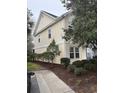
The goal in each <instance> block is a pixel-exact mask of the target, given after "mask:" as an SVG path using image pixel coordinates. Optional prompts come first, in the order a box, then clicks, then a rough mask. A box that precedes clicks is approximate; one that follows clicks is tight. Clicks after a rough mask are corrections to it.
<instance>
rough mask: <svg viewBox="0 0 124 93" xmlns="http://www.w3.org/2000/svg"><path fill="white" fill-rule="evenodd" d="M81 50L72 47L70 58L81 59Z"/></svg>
mask: <svg viewBox="0 0 124 93" xmlns="http://www.w3.org/2000/svg"><path fill="white" fill-rule="evenodd" d="M79 57H80V55H79V48H77V47H70V58H79Z"/></svg>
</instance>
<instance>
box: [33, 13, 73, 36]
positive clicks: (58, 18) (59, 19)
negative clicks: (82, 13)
mask: <svg viewBox="0 0 124 93" xmlns="http://www.w3.org/2000/svg"><path fill="white" fill-rule="evenodd" d="M42 12H45V13H47V14H49V15H51V16H54V17H55V15H53V14H50V13H48V12H46V11H42ZM69 13H71V11H69V12H66V13H64V14H63V15H61V16H60V17H56V19H55V22H52V23H50V24H49V25H47V26H46V27H44V28H43V29H41V30H40V31H39V32H38V33H36V29H35V31H34V36H37V35H38V34H40V33H41V32H43V31H44V30H46V29H47V28H49V27H50V26H52V25H54V24H56V23H57V22H59V21H61V20H62V19H63V18H65V16H67V15H68V14H69ZM38 21H40V20H39V19H38ZM38 23H39V22H37V25H36V27H38Z"/></svg>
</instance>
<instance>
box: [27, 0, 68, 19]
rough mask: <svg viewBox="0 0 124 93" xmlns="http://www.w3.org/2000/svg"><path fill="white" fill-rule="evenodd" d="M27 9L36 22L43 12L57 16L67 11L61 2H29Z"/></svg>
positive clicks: (41, 0) (48, 0)
mask: <svg viewBox="0 0 124 93" xmlns="http://www.w3.org/2000/svg"><path fill="white" fill-rule="evenodd" d="M27 7H28V9H30V10H31V11H32V13H33V19H34V21H36V20H37V19H38V16H39V14H40V11H41V10H44V11H47V12H49V13H52V14H54V15H57V16H60V15H62V14H63V13H65V12H66V11H67V10H66V8H65V7H63V4H62V3H61V1H60V0H27Z"/></svg>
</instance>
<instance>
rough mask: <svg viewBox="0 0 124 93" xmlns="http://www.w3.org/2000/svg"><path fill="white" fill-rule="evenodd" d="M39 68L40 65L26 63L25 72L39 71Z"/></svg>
mask: <svg viewBox="0 0 124 93" xmlns="http://www.w3.org/2000/svg"><path fill="white" fill-rule="evenodd" d="M40 68H41V66H40V65H38V64H35V63H32V62H28V63H27V70H28V71H34V70H39V69H40Z"/></svg>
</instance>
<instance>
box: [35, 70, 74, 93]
mask: <svg viewBox="0 0 124 93" xmlns="http://www.w3.org/2000/svg"><path fill="white" fill-rule="evenodd" d="M35 75H36V78H37V82H38V85H39V89H40V93H75V92H74V91H73V90H72V89H71V88H70V87H69V86H68V85H66V84H65V83H64V82H63V81H62V80H61V79H59V78H58V77H57V76H56V75H55V74H54V73H53V72H52V71H49V70H40V71H35Z"/></svg>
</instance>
